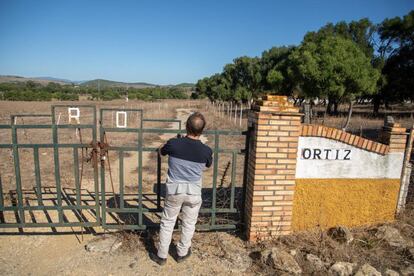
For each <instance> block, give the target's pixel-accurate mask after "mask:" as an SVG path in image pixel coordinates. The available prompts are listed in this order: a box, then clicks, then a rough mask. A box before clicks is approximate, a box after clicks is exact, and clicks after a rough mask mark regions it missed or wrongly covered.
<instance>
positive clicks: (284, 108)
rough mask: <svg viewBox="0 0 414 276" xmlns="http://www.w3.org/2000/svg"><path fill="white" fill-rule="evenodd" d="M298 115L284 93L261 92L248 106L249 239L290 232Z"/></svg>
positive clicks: (298, 127)
mask: <svg viewBox="0 0 414 276" xmlns="http://www.w3.org/2000/svg"><path fill="white" fill-rule="evenodd" d="M300 119H301V114H300V113H299V110H298V108H296V107H294V106H293V104H291V103H289V102H288V100H287V97H285V96H264V97H263V98H262V100H259V101H257V102H256V103H255V105H253V106H252V110H251V112H250V114H249V119H248V123H249V127H251V128H252V132H251V137H250V145H249V158H248V170H247V181H246V195H245V196H246V200H245V202H246V209H245V210H246V211H245V222H246V231H247V233H246V234H247V238H248V239H249V240H256V239H258V238H259V239H262V238H268V237H270V236H274V235H285V234H289V233H290V232H291V222H292V207H293V206H292V205H293V195H294V190H295V173H296V154H297V149H298V138H299V134H300V127H301V121H300Z"/></svg>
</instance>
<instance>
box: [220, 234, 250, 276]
mask: <svg viewBox="0 0 414 276" xmlns="http://www.w3.org/2000/svg"><path fill="white" fill-rule="evenodd" d="M217 237H218V239H219V241H220V245H221V250H223V253H224V259H223V262H228V266H229V267H230V270H231V271H233V272H244V271H246V270H247V269H248V268H249V267H250V266H251V265H252V263H253V261H252V259H251V258H250V256H249V253H248V252H247V251H246V250H243V249H242V248H243V245H242V244H241V241H240V240H238V242H236V241H235V240H234V239H229V235H228V234H226V233H218V235H217Z"/></svg>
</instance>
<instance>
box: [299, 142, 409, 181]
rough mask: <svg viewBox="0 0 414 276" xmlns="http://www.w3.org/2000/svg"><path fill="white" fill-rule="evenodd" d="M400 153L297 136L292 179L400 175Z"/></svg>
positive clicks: (401, 154) (395, 176)
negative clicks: (374, 150) (365, 148)
mask: <svg viewBox="0 0 414 276" xmlns="http://www.w3.org/2000/svg"><path fill="white" fill-rule="evenodd" d="M402 163H403V153H390V154H386V155H381V154H378V153H374V152H370V151H367V150H363V149H359V148H356V147H354V146H351V145H348V144H346V143H343V142H339V141H335V140H332V139H328V138H322V137H299V148H298V155H297V165H296V178H393V179H396V178H400V176H401V170H402Z"/></svg>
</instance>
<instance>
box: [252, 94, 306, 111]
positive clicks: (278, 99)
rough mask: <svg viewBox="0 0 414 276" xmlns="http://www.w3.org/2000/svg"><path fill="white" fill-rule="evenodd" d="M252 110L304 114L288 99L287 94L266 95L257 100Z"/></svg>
mask: <svg viewBox="0 0 414 276" xmlns="http://www.w3.org/2000/svg"><path fill="white" fill-rule="evenodd" d="M252 110H253V111H258V112H261V113H270V114H274V115H288V116H303V114H302V113H299V108H298V107H295V106H294V105H293V104H292V103H291V102H289V101H288V97H287V96H277V95H265V96H263V97H262V98H261V99H259V100H256V101H255V103H254V104H253V105H252Z"/></svg>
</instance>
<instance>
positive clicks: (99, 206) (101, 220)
mask: <svg viewBox="0 0 414 276" xmlns="http://www.w3.org/2000/svg"><path fill="white" fill-rule="evenodd" d="M65 107H66V108H67V107H78V108H87V109H91V110H92V112H93V122H96V119H97V118H96V114H97V113H96V107H95V106H94V105H52V107H51V115H49V114H22V115H12V116H11V124H10V125H0V130H2V129H9V130H11V132H12V143H11V144H10V143H9V144H7V143H6V144H0V148H6V149H7V148H8V149H12V152H13V161H14V170H15V175H16V192H17V204H16V205H15V206H4V198H3V190H2V189H3V187H2V183H1V177H0V228H25V227H75V226H81V227H95V226H102V227H103V228H104V229H121V230H128V229H129V230H145V229H147V228H148V225H145V224H144V223H143V215H144V214H145V213H148V212H153V213H160V212H161V196H160V191H161V190H160V187H161V158H160V156H159V155H158V158H157V208H155V209H147V208H144V207H143V199H142V153H143V152H154V151H157V148H154V147H143V135H144V134H146V133H157V134H166V133H169V134H176V135H182V134H185V133H186V131H185V130H183V129H182V127H181V121H180V120H170V119H144V116H143V110H142V109H131V108H126V109H125V108H101V109H100V110H99V119H100V121H99V124H100V127H99V141H100V145H104V144H106V141H105V135H106V134H107V133H136V134H137V140H138V147H131V146H111V145H107V146H106V147H105V149H103V148H100V150H101V157H102V156H103V155H102V151H107V152H109V151H115V152H117V153H118V157H119V158H118V161H119V169H120V172H119V184H120V185H119V187H120V190H119V199H120V204H119V206H118V207H117V208H111V207H108V206H107V203H106V199H107V191H106V185H105V171H106V168H105V161H102V160H101V162H100V164H101V165H100V166H99V169H98V168H97V167H94V169H93V171H94V191H93V192H94V194H95V197H94V198H95V204H94V205H81V204H80V193H81V190H80V188H81V187H80V183H79V149H80V148H88V149H91V150H97V146H96V145H99V142H98V140H97V131H98V129H97V125H96V124H59V125H57V124H56V118H55V110H56V108H65ZM113 111H121V112H137V113H138V114H139V119H140V120H139V124H138V125H137V126H136V127H133V128H114V127H105V126H104V122H103V119H104V114H105V112H113ZM16 117H51V119H52V123H51V124H42V125H23V124H21V125H18V124H14V119H15V118H16ZM145 122H168V123H178V129H162V128H144V123H145ZM77 128H78V129H91V130H92V141H91V143H89V144H86V143H82V144H81V143H70V144H62V143H59V141H58V130H59V129H77ZM18 129H51V130H52V143H45V144H21V143H19V142H18V137H17V130H18ZM204 134H206V135H213V136H214V148H213V160H214V162H213V183H212V206H211V208H202V209H201V210H200V213H201V214H210V215H211V220H210V221H211V222H210V223H209V224H203V225H197V229H198V230H223V229H236V228H237V226H238V224H241V223H238V224H237V225H236V224H217V223H216V216H217V214H221V213H240V214H241V216H242V212H243V210H238V209H237V207H236V206H235V188H236V183H235V181H236V173H237V172H236V168H237V164H236V162H237V155H238V154H243V153H244V154H245V159H244V160H245V164H244V166H245V168H246V160H247V151H246V150H245V149H227V148H220V147H219V144H220V136H223V135H236V136H239V135H245V136H246V146H247V145H248V131H231V130H207V131H205V132H204ZM98 147H99V146H98ZM20 148H31V149H33V156H34V163H35V164H34V170H35V183H36V187H35V190H36V194H37V200H38V203H39V204H38V205H39V206H26V205H25V204H24V202H23V193H22V186H21V176H20V162H19V149H20ZM40 148H53V153H54V157H53V159H54V173H55V182H56V192H57V206H44V205H43V203H42V194H41V187H42V183H41V178H40V162H39V149H40ZM60 148H72V149H73V161H74V164H75V166H74V172H73V173H74V176H75V187H76V204H75V205H68V206H62V190H61V183H60V180H61V179H60V166H59V149H60ZM125 151H137V152H138V191H137V192H138V206H137V207H136V208H125V206H124V175H123V167H124V153H125ZM220 153H227V154H231V159H232V162H231V163H232V166H231V180H230V189H231V190H230V207H229V208H217V177H218V160H219V155H220ZM98 171H99V172H98ZM99 175H100V176H99ZM245 178H246V176H245V175H244V177H243V182H244V181H245ZM99 182H100V190H99ZM243 184H244V183H243ZM243 189H245V185H243ZM99 195H100V197H99ZM243 196H244V193H243ZM115 200H116V199H115ZM242 200H243V199H242ZM84 209H91V210H94V211H95V213H96V220H95V221H93V222H89V221H88V222H85V221H80V222H66V221H65V220H64V216H63V211H64V210H74V211H75V212H78V213H79V212H80V211H81V210H84ZM31 210H44V211H47V210H57V211H58V218H59V221H58V222H57V223H55V222H52V223H50V222H49V223H28V222H26V221H25V215H24V213H25V211H31ZM3 211H15V212H18V219H19V220H20V222H18V223H5V221H4V218H3V220H2V215H3ZM110 212H116V213H137V214H138V223H137V224H124V223H123V224H119V223H108V222H107V214H108V213H110Z"/></svg>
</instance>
